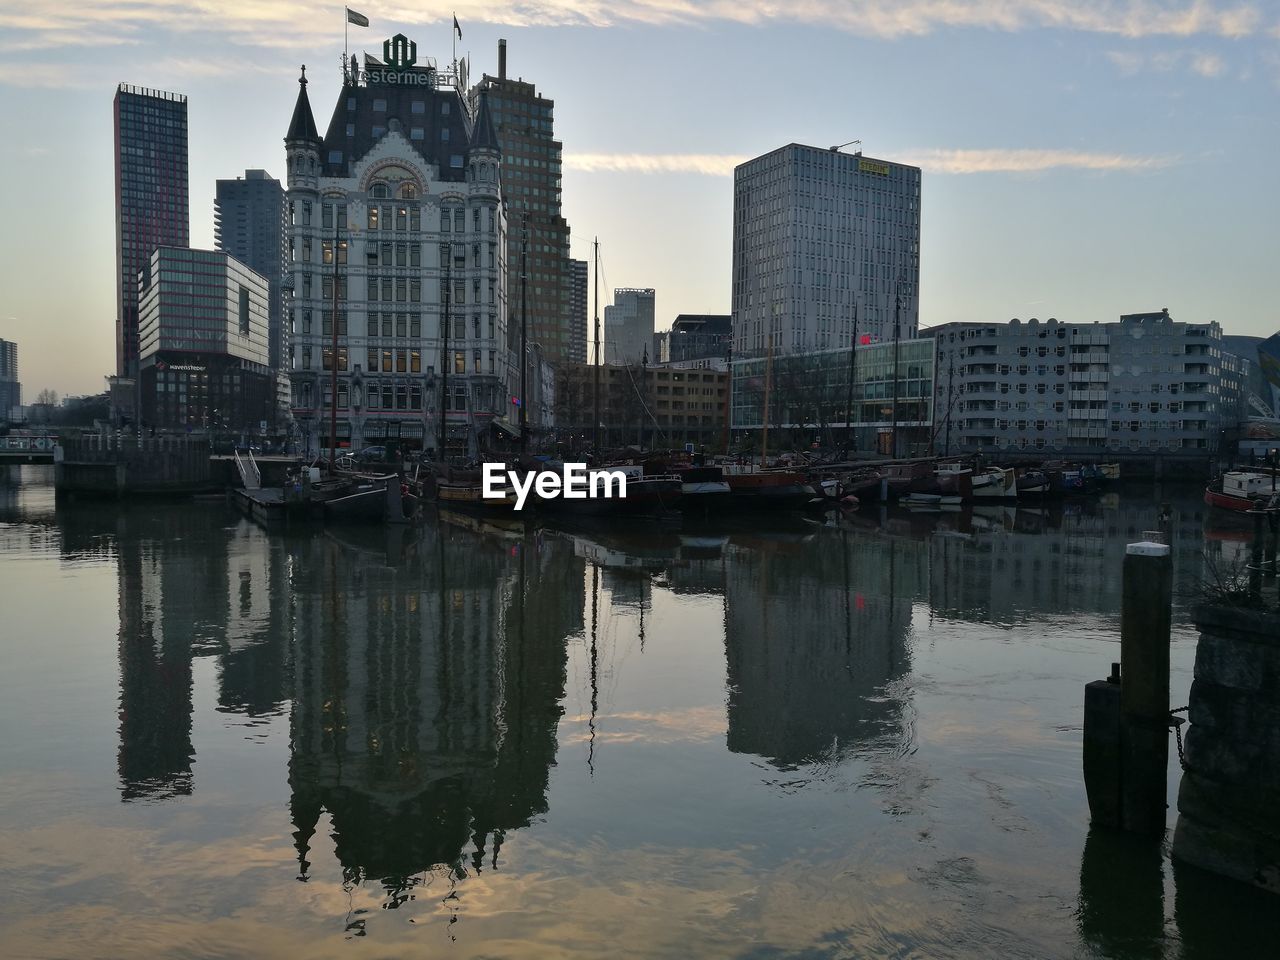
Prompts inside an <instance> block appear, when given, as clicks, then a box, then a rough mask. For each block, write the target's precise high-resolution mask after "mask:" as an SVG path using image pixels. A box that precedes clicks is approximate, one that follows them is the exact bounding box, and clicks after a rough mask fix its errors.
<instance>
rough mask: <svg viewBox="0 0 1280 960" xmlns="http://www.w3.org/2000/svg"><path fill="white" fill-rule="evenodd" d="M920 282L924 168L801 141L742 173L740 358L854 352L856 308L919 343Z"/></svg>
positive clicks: (881, 335)
mask: <svg viewBox="0 0 1280 960" xmlns="http://www.w3.org/2000/svg"><path fill="white" fill-rule="evenodd" d="M919 284H920V168H919V167H909V166H905V165H904V164H900V163H891V162H889V161H886V160H872V159H871V158H869V157H864V156H862V155H861V153H855V154H845V153H840V152H839V151H838V150H834V149H820V148H818V147H806V146H802V145H801V144H797V143H791V144H788V145H787V146H785V147H780V148H778V149H777V150H774V151H772V152H770V153H766V154H764V155H763V156H759V157H756V158H755V159H754V160H748V161H747V162H746V163H743V164H740V165H739V166H738V167H736V168H735V169H734V172H733V297H732V308H733V355H734V356H735V357H747V356H752V355H755V354H760V353H764V352H766V350H767V349H768V347H769V344H770V339H772V345H773V349H774V350H775V351H780V352H786V353H803V352H805V351H810V350H823V349H829V348H835V347H847V346H848V345H849V342H850V338H851V337H852V336H853V323H854V311H855V309H856V311H857V324H858V333H859V335H860V336H861V335H863V334H869V335H871V336H872V337H873V338H876V339H880V340H890V339H892V338H893V336H894V325H895V319H896V318H900V322H899V324H898V334H899V336H900V337H901V338H902V339H910V338H912V337H914V336H915V332H916V327H917V325H918V321H919V306H920V300H919ZM899 305H900V309H899ZM770 334H772V337H770Z"/></svg>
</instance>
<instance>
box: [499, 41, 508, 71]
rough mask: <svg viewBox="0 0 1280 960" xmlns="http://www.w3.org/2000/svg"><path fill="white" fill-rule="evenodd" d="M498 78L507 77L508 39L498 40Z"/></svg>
mask: <svg viewBox="0 0 1280 960" xmlns="http://www.w3.org/2000/svg"><path fill="white" fill-rule="evenodd" d="M498 79H499V80H505V79H507V41H505V40H499V41H498Z"/></svg>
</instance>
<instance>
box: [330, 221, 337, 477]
mask: <svg viewBox="0 0 1280 960" xmlns="http://www.w3.org/2000/svg"><path fill="white" fill-rule="evenodd" d="M332 253H333V317H332V318H331V319H330V321H329V326H330V327H331V328H332V330H331V332H332V334H333V342H332V346H331V347H330V351H329V469H330V470H333V469H335V468H336V467H337V465H338V209H337V204H334V211H333V251H332Z"/></svg>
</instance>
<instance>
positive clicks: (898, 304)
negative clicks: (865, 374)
mask: <svg viewBox="0 0 1280 960" xmlns="http://www.w3.org/2000/svg"><path fill="white" fill-rule="evenodd" d="M901 313H902V291H901V290H899V291H898V293H897V294H896V295H895V296H894V306H893V428H892V430H891V431H890V433H889V448H890V449H889V457H890V458H891V459H894V460H896V459H897V458H898V318H899V316H900V315H901Z"/></svg>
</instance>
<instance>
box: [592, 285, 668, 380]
mask: <svg viewBox="0 0 1280 960" xmlns="http://www.w3.org/2000/svg"><path fill="white" fill-rule="evenodd" d="M653 308H654V291H653V288H652V287H645V288H643V289H638V288H632V287H619V288H618V289H616V290H614V291H613V304H612V305H611V306H607V307H605V308H604V343H603V345H602V347H603V351H604V353H603V356H601V358H600V360H601V362H603V363H617V364H628V363H639V362H640V361H641V360H643V359H646V358H647V359H648V361H649V362H650V363H653V362H655V361H654V358H653V357H652V356H651V355H650V353H649V351H651V350H652V349H653Z"/></svg>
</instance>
